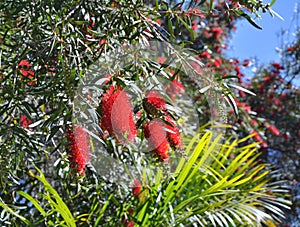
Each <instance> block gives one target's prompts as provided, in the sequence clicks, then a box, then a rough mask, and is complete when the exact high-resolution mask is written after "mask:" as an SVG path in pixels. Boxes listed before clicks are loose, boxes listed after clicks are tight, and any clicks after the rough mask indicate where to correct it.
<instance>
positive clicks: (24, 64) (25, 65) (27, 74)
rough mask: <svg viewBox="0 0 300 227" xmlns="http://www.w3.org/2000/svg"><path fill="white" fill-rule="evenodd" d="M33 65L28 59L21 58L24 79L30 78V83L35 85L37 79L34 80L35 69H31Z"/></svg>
mask: <svg viewBox="0 0 300 227" xmlns="http://www.w3.org/2000/svg"><path fill="white" fill-rule="evenodd" d="M31 66H32V64H30V63H29V62H28V61H27V60H26V59H23V60H21V61H20V63H19V64H18V68H19V70H20V72H21V75H22V79H23V80H24V79H28V80H29V82H28V85H35V84H36V81H35V80H34V71H32V70H31V69H30V67H31Z"/></svg>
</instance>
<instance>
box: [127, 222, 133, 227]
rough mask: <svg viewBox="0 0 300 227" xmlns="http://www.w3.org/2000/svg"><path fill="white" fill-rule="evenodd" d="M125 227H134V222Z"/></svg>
mask: <svg viewBox="0 0 300 227" xmlns="http://www.w3.org/2000/svg"><path fill="white" fill-rule="evenodd" d="M126 227H134V222H133V221H130V222H128V223H127V225H126Z"/></svg>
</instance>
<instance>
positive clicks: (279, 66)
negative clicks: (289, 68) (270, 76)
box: [272, 62, 284, 69]
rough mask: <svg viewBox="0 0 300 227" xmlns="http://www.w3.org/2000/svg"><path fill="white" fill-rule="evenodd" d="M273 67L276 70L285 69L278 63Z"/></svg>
mask: <svg viewBox="0 0 300 227" xmlns="http://www.w3.org/2000/svg"><path fill="white" fill-rule="evenodd" d="M272 65H273V66H274V67H275V68H276V69H284V67H283V66H281V65H280V64H279V63H278V62H274V63H273V64H272Z"/></svg>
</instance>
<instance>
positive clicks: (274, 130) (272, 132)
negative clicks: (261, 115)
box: [267, 125, 280, 136]
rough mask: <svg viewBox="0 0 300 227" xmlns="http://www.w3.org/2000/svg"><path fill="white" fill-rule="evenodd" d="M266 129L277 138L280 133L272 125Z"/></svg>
mask: <svg viewBox="0 0 300 227" xmlns="http://www.w3.org/2000/svg"><path fill="white" fill-rule="evenodd" d="M267 129H268V130H269V131H270V132H271V134H273V135H274V136H279V134H280V132H279V130H278V129H277V128H276V127H275V126H274V125H268V126H267Z"/></svg>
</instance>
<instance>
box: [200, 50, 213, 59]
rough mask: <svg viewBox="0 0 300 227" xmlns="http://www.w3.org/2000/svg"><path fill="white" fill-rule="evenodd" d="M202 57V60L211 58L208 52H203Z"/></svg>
mask: <svg viewBox="0 0 300 227" xmlns="http://www.w3.org/2000/svg"><path fill="white" fill-rule="evenodd" d="M200 57H201V58H208V59H210V58H211V55H210V53H209V52H208V51H203V52H202V53H201V54H200Z"/></svg>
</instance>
